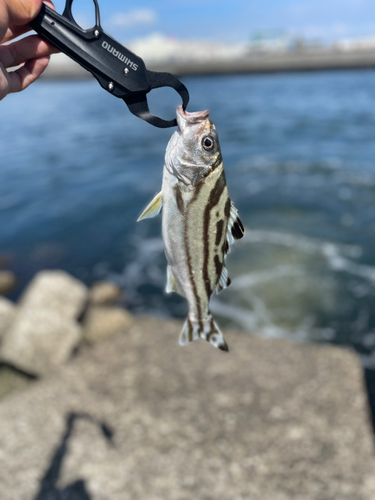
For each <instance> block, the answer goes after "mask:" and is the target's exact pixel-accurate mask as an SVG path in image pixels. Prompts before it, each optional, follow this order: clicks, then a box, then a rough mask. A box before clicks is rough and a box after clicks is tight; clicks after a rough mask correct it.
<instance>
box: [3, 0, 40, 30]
mask: <svg viewBox="0 0 375 500" xmlns="http://www.w3.org/2000/svg"><path fill="white" fill-rule="evenodd" d="M1 2H2V3H3V4H4V6H5V8H6V9H7V11H8V20H9V24H11V25H14V26H23V25H25V24H27V23H29V22H30V21H32V20H33V19H34V17H36V16H37V14H38V13H39V11H40V9H41V8H42V0H11V1H9V0H1Z"/></svg>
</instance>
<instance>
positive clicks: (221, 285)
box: [214, 266, 231, 295]
mask: <svg viewBox="0 0 375 500" xmlns="http://www.w3.org/2000/svg"><path fill="white" fill-rule="evenodd" d="M230 283H231V281H230V277H229V275H228V270H227V268H226V267H225V266H223V269H222V270H221V275H220V278H219V281H218V282H217V285H216V288H215V290H214V294H215V295H217V294H218V293H220V292H221V291H222V290H224V289H225V288H227V287H228V286H229V285H230Z"/></svg>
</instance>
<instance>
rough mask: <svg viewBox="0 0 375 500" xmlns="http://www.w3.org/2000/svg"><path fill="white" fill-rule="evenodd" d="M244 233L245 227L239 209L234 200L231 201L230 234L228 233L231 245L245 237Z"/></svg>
mask: <svg viewBox="0 0 375 500" xmlns="http://www.w3.org/2000/svg"><path fill="white" fill-rule="evenodd" d="M244 233H245V229H244V227H243V224H242V222H241V219H240V217H239V215H238V210H237V208H236V207H235V206H234V205H233V202H231V205H230V215H229V223H228V234H227V240H228V243H229V245H231V244H232V243H234V240H240V239H241V238H242V237H243V235H244Z"/></svg>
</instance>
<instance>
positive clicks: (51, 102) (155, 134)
mask: <svg viewBox="0 0 375 500" xmlns="http://www.w3.org/2000/svg"><path fill="white" fill-rule="evenodd" d="M184 82H185V84H186V85H187V86H188V88H189V91H190V94H191V104H190V106H189V108H188V109H189V110H190V111H195V110H200V109H205V108H209V109H211V117H212V119H213V121H214V122H215V124H216V126H217V129H218V132H219V135H220V141H221V146H222V150H223V157H224V164H225V170H226V174H227V180H228V185H229V190H230V194H231V197H232V199H233V200H234V202H235V204H236V206H237V208H238V209H239V212H240V215H241V218H242V220H243V222H244V225H245V227H246V229H247V232H246V238H245V239H244V240H242V241H241V242H238V243H237V244H236V245H235V247H234V249H233V251H232V252H231V254H230V256H229V260H228V269H229V272H230V275H231V277H232V280H233V282H232V285H231V287H230V288H229V289H228V290H226V291H225V292H223V293H222V294H220V295H219V296H218V297H217V298H216V299H215V300H213V302H212V310H213V311H214V313H215V315H216V316H217V319H218V322H219V323H220V324H222V325H228V324H230V325H232V326H240V327H241V328H244V329H246V330H248V331H249V332H251V333H256V334H261V335H265V336H279V337H292V338H295V339H297V340H303V341H304V340H317V341H320V340H323V341H331V342H337V343H340V344H350V345H353V346H354V347H356V348H357V349H358V350H359V351H360V352H361V353H362V354H363V361H364V363H365V365H366V366H369V367H370V366H375V354H374V355H373V354H372V353H373V351H374V350H375V307H374V305H375V302H374V301H375V71H353V72H326V73H309V74H290V75H287V74H286V75H265V76H247V75H245V76H222V77H191V78H186V79H184ZM159 97H160V96H159ZM168 98H170V96H169V95H168ZM173 105H174V103H173ZM173 105H172V104H171V100H170V99H169V100H166V101H164V100H162V101H161V102H157V99H156V100H154V103H153V106H154V107H155V109H156V110H157V111H158V112H160V113H161V114H162V116H164V117H167V118H169V117H170V115H171V107H173ZM0 109H1V117H2V124H1V134H0V158H1V160H0V162H1V163H0V227H1V232H0V254H1V255H7V256H9V258H10V263H9V267H10V268H11V269H13V270H14V271H15V272H16V273H17V275H18V277H19V280H20V287H19V289H18V291H17V292H16V294H15V296H14V297H16V295H17V293H19V292H20V291H21V290H22V288H23V287H24V286H25V285H26V284H27V282H28V281H29V280H30V279H31V277H32V276H33V275H34V274H35V273H36V272H37V271H38V270H39V269H44V268H63V269H66V270H67V271H69V272H71V273H73V274H74V275H75V276H77V277H78V278H80V279H82V280H84V281H85V282H87V283H91V282H93V281H94V280H97V279H103V278H109V279H112V280H114V281H116V282H117V283H119V284H120V285H121V286H122V287H123V288H124V290H125V293H126V299H125V305H126V306H127V307H129V308H130V309H132V310H133V311H134V312H136V313H154V314H155V313H156V314H161V315H173V316H179V317H183V316H184V315H185V314H186V303H185V301H184V300H183V299H181V298H179V297H178V296H166V295H165V294H164V293H163V288H164V284H165V265H166V263H165V258H164V255H163V248H162V242H161V239H160V222H161V221H160V218H157V219H152V220H146V221H142V222H141V223H136V219H137V217H138V215H139V214H140V213H141V211H142V209H143V208H144V206H145V205H146V204H147V203H148V201H150V199H151V198H152V197H153V195H154V194H155V193H156V192H157V191H158V190H159V188H160V185H161V176H162V167H163V157H164V152H165V148H166V144H167V142H168V140H169V137H170V135H171V130H159V129H156V128H153V127H151V126H150V125H148V124H146V123H143V122H142V121H141V120H139V119H137V118H135V117H133V116H132V115H131V114H130V113H129V112H128V110H127V108H126V106H125V105H124V103H122V102H121V101H120V100H117V99H115V98H114V97H113V96H110V95H109V94H107V93H106V92H104V91H103V90H102V89H101V88H100V87H99V86H98V85H97V83H96V82H94V81H86V82H72V83H60V82H59V83H56V82H53V83H51V82H40V83H38V84H35V85H34V86H32V87H31V88H30V89H28V90H27V91H26V92H24V93H22V94H19V95H13V96H9V97H7V98H6V99H5V100H4V101H2V102H1V103H0Z"/></svg>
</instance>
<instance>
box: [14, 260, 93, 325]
mask: <svg viewBox="0 0 375 500" xmlns="http://www.w3.org/2000/svg"><path fill="white" fill-rule="evenodd" d="M87 300H88V289H87V287H86V285H84V284H83V283H82V282H81V281H79V280H77V279H76V278H73V276H70V275H69V274H68V273H66V272H64V271H59V270H56V271H41V272H40V273H38V274H37V275H36V276H35V278H34V279H33V280H32V282H31V283H30V285H29V286H28V287H27V289H26V291H25V292H24V294H23V295H22V297H21V299H20V306H21V307H22V308H28V309H47V310H49V311H54V312H55V313H56V314H58V315H60V316H61V317H62V318H66V319H77V318H78V317H79V315H80V314H81V312H82V310H83V308H84V306H85V304H86V301H87Z"/></svg>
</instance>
